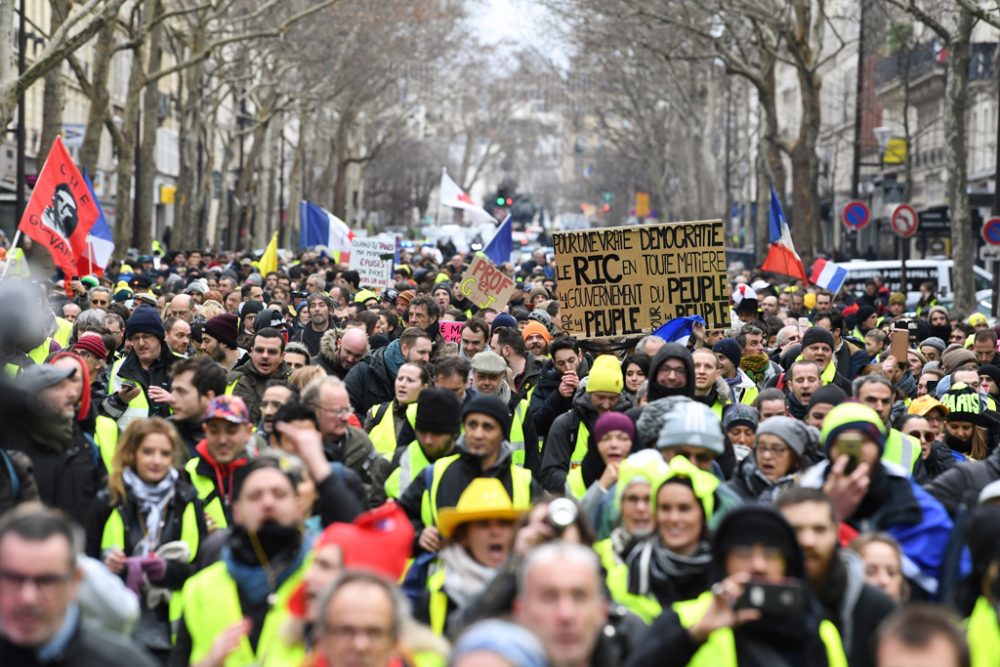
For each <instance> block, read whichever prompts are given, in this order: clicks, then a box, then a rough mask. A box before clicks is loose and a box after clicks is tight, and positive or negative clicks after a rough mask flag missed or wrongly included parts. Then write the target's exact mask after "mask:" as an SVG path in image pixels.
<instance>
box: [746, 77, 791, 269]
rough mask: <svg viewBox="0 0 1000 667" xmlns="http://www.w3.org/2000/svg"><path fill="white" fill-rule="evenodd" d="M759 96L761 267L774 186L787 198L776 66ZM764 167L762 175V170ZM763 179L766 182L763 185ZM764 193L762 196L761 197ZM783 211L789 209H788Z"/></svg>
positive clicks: (757, 250) (768, 242)
mask: <svg viewBox="0 0 1000 667" xmlns="http://www.w3.org/2000/svg"><path fill="white" fill-rule="evenodd" d="M757 96H758V98H759V104H760V109H761V113H762V115H763V121H764V127H763V128H762V132H761V136H760V145H759V147H758V150H759V153H760V156H762V157H763V162H762V163H760V164H758V173H759V174H760V176H759V177H758V183H757V233H756V239H757V240H756V243H755V248H754V250H755V253H756V256H757V257H756V259H757V263H758V264H760V263H762V262H763V261H764V258H765V257H766V256H767V250H768V248H769V247H770V245H771V234H770V227H769V218H768V213H769V204H770V200H771V190H770V187H769V186H771V185H773V186H774V190H775V192H777V193H778V197H779V198H780V199H782V200H784V198H785V192H786V191H785V181H786V179H787V178H788V176H787V174H786V173H785V163H784V162H783V161H782V159H781V147H780V144H779V142H778V111H777V108H778V105H777V84H776V81H775V73H774V66H773V64H772V66H771V67H770V68H768V69H767V70H766V72H765V75H764V85H763V87H761V86H757ZM761 166H763V167H764V170H763V172H762V171H760V167H761ZM761 179H763V181H764V182H763V183H761ZM762 193H763V194H762ZM784 204H785V202H783V208H785V209H786V210H787V207H786V206H784Z"/></svg>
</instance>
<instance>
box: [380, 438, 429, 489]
mask: <svg viewBox="0 0 1000 667" xmlns="http://www.w3.org/2000/svg"><path fill="white" fill-rule="evenodd" d="M430 464H431V462H430V461H429V460H428V459H427V455H426V454H424V448H423V447H421V446H420V443H419V442H417V441H416V440H414V441H413V442H411V443H410V444H408V445H407V446H406V451H405V452H403V455H402V456H401V457H400V458H399V467H398V468H396V469H395V470H393V471H392V472H391V473H389V477H387V478H386V480H385V495H386V497H387V498H399V497H401V496H402V495H403V493H404V492H405V491H406V489H407V487H409V486H410V482H412V481H413V478H414V477H416V476H417V475H419V474H420V473H421V472H423V469H424V468H426V467H427V466H429V465H430Z"/></svg>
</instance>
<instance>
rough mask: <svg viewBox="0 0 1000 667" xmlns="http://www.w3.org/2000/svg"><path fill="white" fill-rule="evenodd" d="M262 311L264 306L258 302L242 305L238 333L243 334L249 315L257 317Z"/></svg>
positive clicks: (248, 302)
mask: <svg viewBox="0 0 1000 667" xmlns="http://www.w3.org/2000/svg"><path fill="white" fill-rule="evenodd" d="M262 310H264V304H262V303H261V302H260V301H247V302H246V303H243V304H242V306H241V307H240V310H239V313H240V329H239V331H240V333H243V329H244V328H245V326H246V321H247V318H248V317H249V316H251V315H259V314H260V311H262Z"/></svg>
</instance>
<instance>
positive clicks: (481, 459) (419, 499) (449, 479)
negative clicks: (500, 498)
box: [399, 396, 541, 552]
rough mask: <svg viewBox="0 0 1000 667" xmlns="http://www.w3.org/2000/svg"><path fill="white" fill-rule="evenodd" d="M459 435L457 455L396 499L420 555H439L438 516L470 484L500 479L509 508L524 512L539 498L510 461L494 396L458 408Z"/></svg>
mask: <svg viewBox="0 0 1000 667" xmlns="http://www.w3.org/2000/svg"><path fill="white" fill-rule="evenodd" d="M462 425H463V428H464V435H462V436H461V437H460V438H459V439H458V441H457V443H456V448H457V450H458V453H456V454H452V455H451V456H445V457H443V458H440V459H438V460H437V461H435V462H434V463H433V464H431V466H430V467H428V468H425V469H424V472H423V473H422V474H420V475H418V476H417V477H416V478H415V479H414V480H413V482H412V483H411V484H410V486H409V488H407V489H406V492H405V493H404V494H403V495H402V497H401V498H400V499H399V504H400V505H402V506H403V509H404V510H405V511H406V514H407V516H408V517H409V518H410V521H411V522H413V527H414V531H415V532H416V533H417V535H419V538H418V541H417V542H418V545H419V546H420V548H421V549H423V550H424V551H431V552H435V551H439V550H440V549H441V547H442V546H443V544H444V542H443V540H442V538H441V533H440V532H439V531H438V528H437V525H438V511H439V508H442V507H455V506H457V505H458V499H459V497H460V496H461V495H462V492H463V491H464V490H465V489H466V487H467V486H468V485H469V483H470V482H472V480H474V479H477V478H479V477H493V478H496V479H499V480H500V483H501V484H503V487H504V491H506V492H507V495H508V496H509V497H510V498H511V499H512V502H513V504H514V508H515V509H519V510H527V509H529V508H530V507H531V502H532V500H533V499H534V498H536V497H537V496H539V495H541V489H540V488H539V486H538V483H537V482H535V481H534V480H533V479H532V476H531V471H530V470H527V469H525V468H522V467H521V466H518V465H516V464H515V463H514V462H513V458H512V456H513V453H514V450H513V448H512V447H511V446H510V443H509V442H508V441H507V437H506V436H507V433H508V432H509V431H510V412H508V410H507V406H506V405H505V404H504V403H503V401H501V400H500V399H499V398H497V397H496V396H477V397H476V398H474V399H472V400H470V401H469V402H467V403H466V404H465V406H464V407H463V408H462Z"/></svg>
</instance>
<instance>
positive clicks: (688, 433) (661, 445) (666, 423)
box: [656, 401, 725, 456]
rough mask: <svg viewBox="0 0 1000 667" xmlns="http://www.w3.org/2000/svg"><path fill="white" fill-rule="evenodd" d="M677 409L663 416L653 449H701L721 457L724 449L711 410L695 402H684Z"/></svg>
mask: <svg viewBox="0 0 1000 667" xmlns="http://www.w3.org/2000/svg"><path fill="white" fill-rule="evenodd" d="M677 407H678V408H679V409H676V408H675V409H674V410H671V411H670V412H668V413H667V414H666V415H664V417H663V425H662V426H661V427H660V436H659V437H658V438H657V439H656V448H657V449H669V448H670V447H685V446H689V447H701V448H702V449H707V450H709V451H710V452H712V453H714V454H715V455H716V456H721V455H722V452H723V449H724V446H725V445H724V443H723V436H722V425H721V424H720V423H719V418H718V417H716V416H715V412H713V411H712V408H710V407H708V406H707V405H704V404H702V403H698V402H696V401H684V402H683V404H682V405H681V404H678V406H677Z"/></svg>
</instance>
